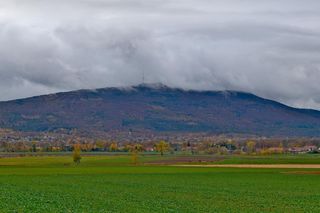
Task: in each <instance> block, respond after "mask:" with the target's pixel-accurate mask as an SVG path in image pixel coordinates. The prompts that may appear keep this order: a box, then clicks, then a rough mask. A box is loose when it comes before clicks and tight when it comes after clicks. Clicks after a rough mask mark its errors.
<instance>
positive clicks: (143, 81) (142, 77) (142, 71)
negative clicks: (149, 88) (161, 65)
mask: <svg viewBox="0 0 320 213" xmlns="http://www.w3.org/2000/svg"><path fill="white" fill-rule="evenodd" d="M142 84H144V70H142Z"/></svg>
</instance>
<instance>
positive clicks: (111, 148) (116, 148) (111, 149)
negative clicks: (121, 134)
mask: <svg viewBox="0 0 320 213" xmlns="http://www.w3.org/2000/svg"><path fill="white" fill-rule="evenodd" d="M109 150H110V151H111V152H115V151H117V150H118V144H116V143H112V144H110V147H109Z"/></svg>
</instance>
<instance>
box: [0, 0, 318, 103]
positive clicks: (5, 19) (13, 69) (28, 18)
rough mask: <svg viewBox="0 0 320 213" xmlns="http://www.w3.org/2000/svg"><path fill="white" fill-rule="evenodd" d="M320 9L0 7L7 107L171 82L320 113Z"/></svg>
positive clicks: (182, 1)
mask: <svg viewBox="0 0 320 213" xmlns="http://www.w3.org/2000/svg"><path fill="white" fill-rule="evenodd" d="M319 12H320V3H319V1H316V0H308V1H300V0H280V1H276V0H271V1H259V2H258V1H254V0H243V1H238V0H226V1H218V0H217V1H215V0H201V1H196V0H170V1H169V0H161V1H160V0H150V1H145V0H122V1H116V0H69V1H62V0H57V1H46V0H45V1H39V0H26V1H23V2H21V1H17V0H12V1H5V0H0V64H1V66H0V90H1V91H3V92H2V93H0V100H8V99H14V98H21V97H26V96H32V95H39V94H45V93H51V92H57V91H67V90H73V89H82V88H98V87H107V86H128V85H133V84H138V83H141V78H142V72H145V74H146V80H147V81H148V82H150V83H153V82H162V83H164V84H168V85H169V86H175V87H182V88H186V89H199V90H202V89H213V90H223V89H228V90H242V91H248V92H252V93H255V94H257V95H261V96H263V97H266V98H272V99H275V100H278V101H282V102H284V103H286V104H289V105H293V106H298V107H313V108H318V109H320V95H319V94H320V86H319V84H318V79H320V60H319V54H320V36H319V35H320V15H318V14H320V13H319Z"/></svg>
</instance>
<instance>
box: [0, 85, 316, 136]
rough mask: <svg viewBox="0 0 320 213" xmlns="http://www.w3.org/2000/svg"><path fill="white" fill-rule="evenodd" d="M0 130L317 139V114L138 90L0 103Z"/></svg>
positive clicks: (232, 97) (236, 96)
mask: <svg viewBox="0 0 320 213" xmlns="http://www.w3.org/2000/svg"><path fill="white" fill-rule="evenodd" d="M0 127H1V128H12V129H16V130H23V131H46V130H54V129H56V128H77V129H83V130H89V131H90V130H95V131H96V130H98V131H111V130H117V131H129V130H133V131H134V130H148V131H154V132H167V131H170V132H172V131H173V132H190V131H191V132H210V133H248V134H258V135H266V136H278V135H279V136H280V135H281V136H319V135H320V112H319V111H315V110H304V109H295V108H291V107H288V106H285V105H283V104H280V103H278V102H275V101H271V100H267V99H263V98H260V97H257V96H255V95H252V94H249V93H243V92H234V91H223V92H219V91H218V92H217V91H205V92H200V91H185V90H181V89H173V88H169V87H166V86H163V85H158V86H150V85H139V86H135V87H130V88H104V89H97V90H79V91H73V92H66V93H57V94H52V95H45V96H38V97H33V98H27V99H21V100H15V101H8V102H0Z"/></svg>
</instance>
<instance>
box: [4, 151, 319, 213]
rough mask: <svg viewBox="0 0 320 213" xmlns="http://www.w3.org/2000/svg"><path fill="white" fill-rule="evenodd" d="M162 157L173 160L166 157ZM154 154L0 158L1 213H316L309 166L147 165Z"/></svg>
mask: <svg viewBox="0 0 320 213" xmlns="http://www.w3.org/2000/svg"><path fill="white" fill-rule="evenodd" d="M164 158H166V159H171V158H173V157H172V156H165V157H164ZM159 159H161V157H159V156H147V157H141V158H140V164H139V165H132V164H131V163H130V156H84V157H83V160H82V162H81V164H80V165H74V164H73V163H72V157H71V156H49V157H45V156H43V157H20V158H18V157H15V158H1V159H0V187H1V190H0V212H139V213H140V212H320V206H319V201H320V181H319V179H320V176H319V174H297V173H296V171H304V172H306V173H308V172H310V171H315V172H320V170H316V169H312V170H311V169H304V170H302V169H244V168H242V169H240V168H238V169H235V168H188V167H177V166H158V165H146V164H144V163H145V162H152V161H155V160H159ZM279 161H280V162H281V163H317V162H318V161H319V162H320V157H319V156H318V155H300V156H270V157H269V156H268V157H256V156H253V157H251V156H237V157H226V159H224V160H221V161H219V162H218V163H226V164H228V163H232V164H234V163H248V162H253V163H257V164H259V163H277V162H279Z"/></svg>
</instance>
